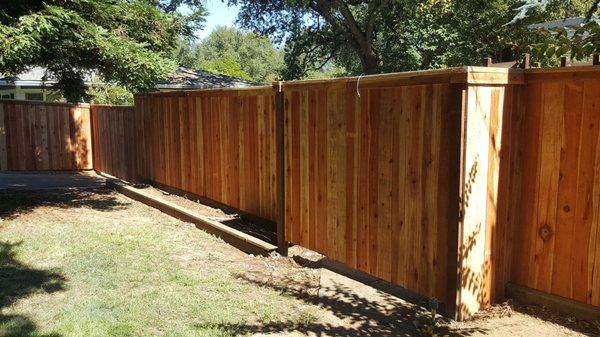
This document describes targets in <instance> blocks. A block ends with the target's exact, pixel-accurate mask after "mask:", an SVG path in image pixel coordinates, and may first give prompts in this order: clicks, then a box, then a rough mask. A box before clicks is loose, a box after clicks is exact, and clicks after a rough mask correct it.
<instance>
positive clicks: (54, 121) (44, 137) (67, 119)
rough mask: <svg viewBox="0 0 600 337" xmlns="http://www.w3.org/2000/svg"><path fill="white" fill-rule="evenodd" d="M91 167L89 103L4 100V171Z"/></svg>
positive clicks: (0, 133)
mask: <svg viewBox="0 0 600 337" xmlns="http://www.w3.org/2000/svg"><path fill="white" fill-rule="evenodd" d="M91 168H92V139H91V126H90V112H89V105H87V104H79V105H70V104H62V103H47V102H32V101H15V100H0V171H6V170H9V171H47V170H80V169H91Z"/></svg>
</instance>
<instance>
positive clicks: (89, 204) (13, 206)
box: [0, 188, 128, 220]
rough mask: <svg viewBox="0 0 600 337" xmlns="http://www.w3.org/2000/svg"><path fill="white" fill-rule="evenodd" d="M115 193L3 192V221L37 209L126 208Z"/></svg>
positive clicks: (0, 202) (0, 209)
mask: <svg viewBox="0 0 600 337" xmlns="http://www.w3.org/2000/svg"><path fill="white" fill-rule="evenodd" d="M127 205H128V203H127V202H123V201H120V200H119V199H118V198H117V196H116V195H115V194H114V192H113V191H111V190H109V189H105V188H96V189H57V190H40V191H31V190H0V219H4V220H11V219H15V218H17V217H18V216H20V215H24V214H27V213H30V212H32V211H34V210H35V209H36V208H38V207H58V208H65V209H67V208H69V209H72V208H91V209H94V210H99V211H106V212H108V211H112V210H118V209H124V208H126V207H127Z"/></svg>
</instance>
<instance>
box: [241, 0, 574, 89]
mask: <svg viewBox="0 0 600 337" xmlns="http://www.w3.org/2000/svg"><path fill="white" fill-rule="evenodd" d="M520 2H521V1H520V0H439V1H419V0H335V1H328V0H309V1H307V0H279V1H270V0H229V4H236V5H240V6H241V7H240V8H241V10H240V13H239V16H238V22H239V24H240V25H241V27H242V28H245V29H250V30H252V31H255V32H257V33H261V34H266V35H269V36H270V37H272V38H273V39H274V40H275V41H276V42H278V43H283V42H285V62H286V68H285V70H284V78H286V79H293V78H301V77H305V76H306V75H307V74H308V73H309V72H310V71H311V70H314V69H320V68H322V67H323V66H326V65H328V64H331V63H332V62H333V63H335V64H336V65H338V66H343V67H344V68H346V69H347V70H348V72H349V73H353V74H360V73H364V74H371V73H377V72H390V71H404V70H416V69H429V68H436V67H443V66H456V65H464V64H477V63H479V62H480V61H481V59H482V58H483V57H486V56H492V57H494V59H496V60H501V61H507V60H514V59H515V58H518V57H519V56H520V55H521V54H522V53H523V52H525V51H528V50H529V49H528V48H529V46H530V45H531V44H533V43H535V42H537V41H539V40H540V39H542V38H543V37H542V36H541V35H540V34H538V33H537V32H534V31H532V30H531V29H529V28H527V26H528V25H529V24H531V23H535V22H542V21H546V20H550V19H552V18H558V17H561V15H565V14H567V13H566V11H565V10H564V9H563V8H561V7H560V6H555V5H551V6H550V7H551V8H549V10H547V11H534V12H533V13H531V15H530V16H528V17H527V18H526V19H524V20H521V21H519V22H517V23H515V24H512V25H506V24H507V23H508V22H510V21H511V19H512V17H513V16H514V12H513V9H515V8H517V7H518V6H519V5H520Z"/></svg>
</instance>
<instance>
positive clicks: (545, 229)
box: [511, 67, 600, 306]
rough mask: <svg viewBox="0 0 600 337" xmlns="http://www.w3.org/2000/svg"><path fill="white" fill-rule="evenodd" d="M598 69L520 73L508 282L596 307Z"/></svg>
mask: <svg viewBox="0 0 600 337" xmlns="http://www.w3.org/2000/svg"><path fill="white" fill-rule="evenodd" d="M598 74H599V72H598V68H597V67H596V68H590V67H588V68H583V67H582V68H579V69H577V68H573V69H569V68H562V69H554V70H551V69H543V70H537V71H530V72H528V73H527V74H526V81H527V87H526V100H525V102H524V107H525V109H526V111H525V114H524V118H523V120H522V126H521V129H522V133H521V135H520V140H519V142H520V144H519V146H520V151H521V155H520V158H519V160H520V164H519V166H518V167H517V168H516V174H518V175H519V176H520V181H521V184H520V186H518V187H520V188H518V189H517V188H515V189H514V199H515V200H518V214H517V216H516V217H515V218H514V223H513V234H512V236H513V238H514V240H513V242H512V247H513V249H514V254H513V256H514V257H513V260H512V268H511V272H512V274H511V281H512V282H514V283H516V284H519V285H522V286H526V287H529V288H533V289H537V290H541V291H543V292H546V293H550V294H555V295H559V296H562V297H565V298H570V299H574V300H576V301H579V302H583V303H588V304H593V305H596V306H600V273H599V272H598V271H600V144H599V142H600V95H599V93H600V77H599V76H598Z"/></svg>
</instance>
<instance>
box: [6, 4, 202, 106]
mask: <svg viewBox="0 0 600 337" xmlns="http://www.w3.org/2000/svg"><path fill="white" fill-rule="evenodd" d="M40 4H41V5H40ZM196 20H198V21H201V20H200V18H199V17H197V18H196ZM187 29H188V26H187V22H186V21H185V19H184V18H183V17H182V16H181V15H179V14H174V13H171V12H168V11H167V10H165V9H164V8H162V7H160V6H158V4H153V3H152V1H147V0H73V1H60V2H55V1H52V2H50V1H47V2H38V1H31V2H29V1H27V2H25V1H24V2H22V3H20V6H15V5H14V4H12V3H10V4H9V3H8V2H3V3H0V73H19V72H22V71H23V70H25V69H27V68H28V67H32V66H42V67H46V68H47V69H48V71H49V72H50V74H51V75H52V77H53V78H54V80H55V81H57V84H56V88H57V89H60V90H62V94H63V96H64V97H66V98H67V99H68V100H69V101H80V100H82V99H85V98H86V93H85V85H84V82H83V78H84V75H85V74H86V73H89V72H92V71H93V72H98V73H99V75H101V76H102V77H103V78H104V79H105V80H106V81H109V82H111V83H112V82H114V83H117V84H120V85H123V86H125V87H127V88H128V89H129V90H132V91H136V92H137V91H144V90H148V89H151V88H152V87H153V86H154V83H155V82H156V81H158V80H160V79H161V78H163V77H164V76H165V75H166V74H167V73H169V72H170V71H172V70H173V69H174V68H175V63H174V62H173V61H172V60H170V59H169V57H168V56H169V54H170V51H171V50H172V48H173V47H174V46H175V44H176V42H177V39H178V38H179V37H180V36H182V35H183V34H186V33H187V32H188V31H187ZM67 91H68V92H67Z"/></svg>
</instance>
